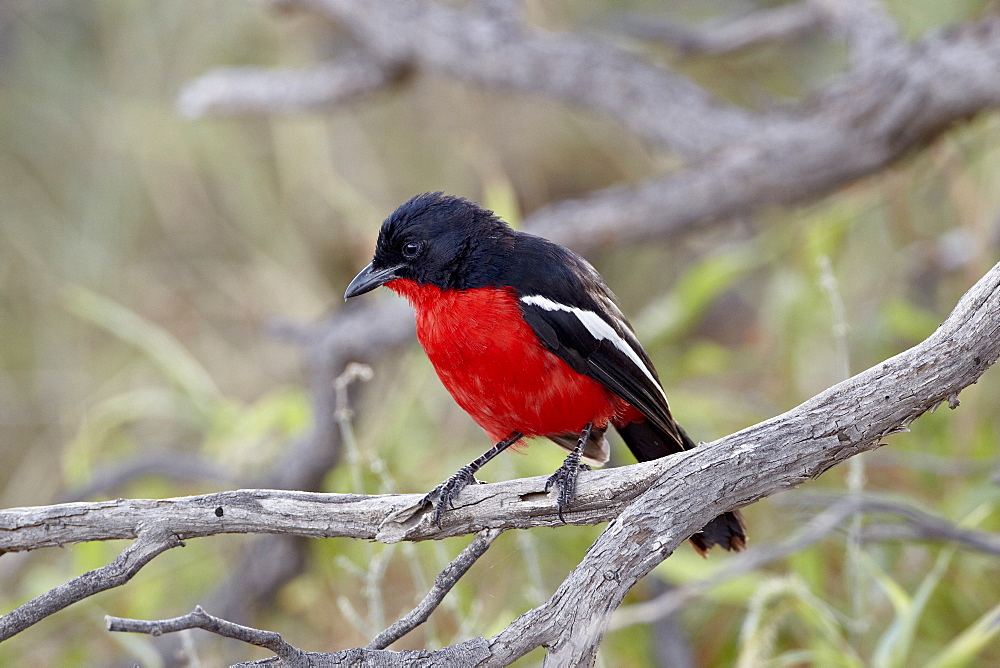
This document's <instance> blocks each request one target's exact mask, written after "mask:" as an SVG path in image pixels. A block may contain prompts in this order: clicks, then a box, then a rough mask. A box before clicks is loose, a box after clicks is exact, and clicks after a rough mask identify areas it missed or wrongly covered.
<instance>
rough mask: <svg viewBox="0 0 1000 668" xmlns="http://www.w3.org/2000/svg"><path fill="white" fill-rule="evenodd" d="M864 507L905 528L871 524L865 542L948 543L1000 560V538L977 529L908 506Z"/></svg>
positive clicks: (825, 498)
mask: <svg viewBox="0 0 1000 668" xmlns="http://www.w3.org/2000/svg"><path fill="white" fill-rule="evenodd" d="M831 498H837V497H831V496H830V495H827V494H802V495H800V496H799V498H797V499H796V502H797V503H800V504H824V503H829V502H830V499H831ZM858 502H859V503H860V504H861V505H860V508H859V512H865V513H885V514H888V515H895V516H897V517H900V518H902V519H903V520H904V521H905V524H903V525H899V524H895V525H889V524H884V523H875V524H869V525H868V526H866V527H865V528H864V531H863V532H862V537H863V538H864V540H867V541H873V540H880V541H881V540H920V539H923V540H939V541H949V542H953V543H958V544H960V545H964V546H965V547H969V548H972V549H974V550H978V551H979V552H983V553H985V554H992V555H995V556H1000V535H997V534H993V533H989V532H986V531H978V530H975V529H965V528H963V527H959V526H955V524H953V523H952V522H949V521H948V520H946V519H944V518H942V517H938V516H937V515H933V514H931V513H928V512H925V511H923V510H920V509H919V508H916V507H914V506H912V505H910V504H907V503H900V502H898V501H890V500H888V499H881V498H873V497H871V496H866V497H861V498H859V499H858Z"/></svg>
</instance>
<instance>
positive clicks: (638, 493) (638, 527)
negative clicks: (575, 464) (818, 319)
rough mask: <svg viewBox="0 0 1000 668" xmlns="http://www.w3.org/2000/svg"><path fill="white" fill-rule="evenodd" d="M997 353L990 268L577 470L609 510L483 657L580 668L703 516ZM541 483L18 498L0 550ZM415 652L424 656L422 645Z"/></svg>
mask: <svg viewBox="0 0 1000 668" xmlns="http://www.w3.org/2000/svg"><path fill="white" fill-rule="evenodd" d="M998 356H1000V264H997V265H996V266H994V267H993V268H992V269H991V270H990V271H989V273H987V274H986V276H984V277H983V278H982V279H981V280H980V281H979V282H978V283H977V284H976V285H975V286H973V288H972V289H970V290H969V292H968V293H966V295H965V296H964V297H963V298H962V299H961V301H960V302H959V303H958V305H957V306H956V308H955V310H954V311H953V312H952V314H951V315H950V316H949V318H948V319H947V320H946V321H945V322H944V323H943V324H942V325H941V326H940V327H939V328H938V329H937V331H935V332H934V333H933V334H932V335H931V336H930V337H928V338H927V339H926V340H925V341H923V342H922V343H920V344H918V345H917V346H914V347H913V348H911V349H910V350H907V351H906V352H903V353H900V354H899V355H896V356H895V357H892V358H890V359H888V360H886V361H885V362H882V363H880V364H878V365H876V366H874V367H872V368H870V369H868V370H867V371H864V372H862V373H860V374H858V375H857V376H854V377H852V378H850V379H848V380H846V381H844V382H842V383H840V384H838V385H836V386H834V387H832V388H830V389H828V390H826V391H824V392H822V393H820V394H818V395H817V396H815V397H813V398H812V399H810V400H808V401H806V402H805V403H803V404H801V405H799V406H797V407H795V408H793V409H792V410H790V411H788V412H787V413H784V414H782V415H779V416H777V417H775V418H772V419H770V420H768V421H766V422H762V423H760V424H758V425H755V426H753V427H750V428H748V429H744V430H743V431H740V432H737V433H735V434H732V435H730V436H727V437H725V438H722V439H719V440H717V441H714V442H712V443H708V444H704V445H702V446H700V447H698V448H696V449H694V450H691V451H688V452H685V453H682V454H679V455H674V456H671V457H669V458H666V459H661V460H657V461H653V462H645V463H642V464H636V465H634V466H626V467H621V468H618V469H613V470H609V471H594V472H590V473H586V474H584V475H581V478H580V485H579V488H578V490H579V495H580V496H579V501H578V503H577V504H576V505H575V506H574V509H573V510H572V511H571V512H570V513H568V515H567V517H568V519H569V520H570V521H571V522H575V523H581V524H585V523H596V522H601V521H607V520H609V519H610V520H613V521H612V522H611V524H610V525H609V526H608V529H607V530H606V531H605V532H604V533H603V534H602V535H601V537H600V538H599V539H598V540H597V542H595V543H594V545H593V546H592V547H591V548H590V550H588V552H587V554H586V556H585V557H584V559H583V561H582V562H581V563H580V565H579V566H578V567H577V568H576V569H575V570H574V571H573V572H572V573H570V575H569V576H568V577H567V578H566V580H565V581H564V582H563V584H562V585H561V586H560V587H559V589H558V590H557V591H556V592H555V593H554V594H553V596H552V597H551V598H550V599H549V600H548V601H547V602H546V603H545V604H543V605H541V606H539V607H538V608H535V609H534V610H531V611H529V612H528V613H525V614H524V615H522V616H521V617H519V618H518V619H517V620H515V621H514V622H513V623H512V624H511V625H510V626H509V627H508V628H507V629H505V630H504V631H503V632H501V633H500V634H499V635H497V636H496V637H494V638H492V639H490V640H489V648H490V654H489V656H488V657H487V658H485V659H484V660H483V662H482V665H490V666H499V665H506V664H507V663H510V662H511V661H513V660H515V659H516V658H518V657H520V656H523V655H524V654H526V653H527V652H529V651H531V650H532V649H534V648H535V647H538V646H542V645H544V646H546V647H548V648H550V653H549V655H548V659H547V663H549V664H550V665H567V666H578V665H591V664H592V663H593V661H594V657H595V656H596V654H595V653H596V648H597V646H598V645H599V643H600V639H601V638H602V637H603V634H604V631H605V629H606V627H607V623H608V619H609V617H610V615H611V613H612V612H613V611H614V610H615V608H617V607H618V605H619V604H620V603H621V600H622V599H623V598H624V596H625V594H626V593H627V592H628V590H629V589H630V588H631V587H632V586H633V585H634V584H635V582H637V581H638V580H639V579H640V578H642V577H643V576H644V575H646V574H647V573H648V572H649V571H650V570H651V569H652V568H653V567H654V566H656V565H657V564H658V563H660V562H661V561H662V560H663V559H665V558H666V557H667V556H668V555H669V554H670V553H671V552H672V551H673V550H674V549H676V548H677V546H678V545H680V544H681V543H682V542H683V541H684V540H685V539H686V538H687V537H688V536H690V535H691V534H692V533H693V532H695V531H697V530H698V529H699V528H700V527H701V526H703V525H704V524H705V522H707V521H708V520H710V519H711V518H713V517H715V516H717V515H718V514H720V513H722V512H724V511H726V510H732V509H734V508H738V507H741V506H744V505H746V504H748V503H752V502H753V501H755V500H757V499H759V498H762V497H765V496H770V495H772V494H775V493H777V492H779V491H781V490H784V489H787V488H789V487H792V486H795V485H797V484H800V483H802V482H804V481H806V480H808V479H810V478H812V477H815V476H817V475H819V474H820V473H822V472H823V471H826V470H827V469H829V468H830V467H832V466H835V465H836V464H838V463H839V462H841V461H843V460H845V459H847V458H849V457H851V456H853V455H856V454H858V453H860V452H864V451H866V450H871V449H874V448H876V447H878V446H879V445H880V444H881V443H882V441H883V439H884V438H885V437H886V436H888V435H890V434H894V433H900V432H905V431H907V428H908V426H909V425H910V423H911V422H912V421H913V420H914V419H916V418H917V417H919V416H920V415H922V414H923V413H925V412H927V411H928V410H931V409H932V408H934V407H936V406H938V405H939V404H941V403H946V404H947V405H949V406H950V407H952V408H955V407H957V406H958V405H959V401H958V394H959V392H961V391H962V390H963V389H964V388H966V387H968V386H969V385H970V384H972V383H974V382H976V380H977V379H978V378H979V377H980V375H982V373H983V372H984V371H985V370H986V369H987V368H989V367H990V366H991V365H992V364H994V363H995V362H996V360H997V358H998ZM544 482H545V478H541V477H539V478H531V479H526V480H515V481H511V482H507V483H498V484H493V485H477V486H475V487H471V488H467V489H466V490H465V491H464V492H463V494H462V495H461V496H460V498H459V503H458V504H457V507H456V509H455V510H454V511H451V512H449V513H447V514H446V515H445V518H444V527H443V528H442V529H441V530H438V529H437V528H436V527H435V526H434V525H433V523H432V522H431V521H430V516H429V513H427V512H426V511H425V510H421V511H419V512H417V514H416V515H415V516H413V517H410V516H411V515H412V514H413V508H412V507H411V505H412V504H414V503H416V502H417V501H418V500H419V498H420V497H419V496H418V495H409V494H408V495H383V496H358V495H350V494H308V493H303V492H285V491H274V490H239V491H235V492H224V493H220V494H211V495H204V496H195V497H184V498H178V499H162V500H149V499H135V500H125V499H119V500H117V501H108V502H99V503H72V504H61V505H56V506H46V507H39V508H14V509H9V510H5V511H2V512H0V549H2V550H5V551H11V550H25V549H36V548H38V547H43V546H50V545H59V544H64V543H67V542H73V541H82V540H107V539H112V538H130V537H135V536H137V535H138V532H139V531H140V529H141V528H142V527H144V526H148V525H149V523H155V526H156V527H157V531H158V532H166V533H168V534H174V535H176V536H177V537H180V538H186V537H195V536H207V535H213V534H216V533H227V532H283V533H284V532H287V533H294V534H297V535H303V536H313V537H334V536H348V537H356V538H374V539H376V540H422V539H427V538H438V537H443V536H446V535H458V534H462V533H471V532H474V531H479V530H481V529H484V528H488V527H492V528H524V527H529V526H554V525H556V524H558V516H557V513H556V511H555V508H554V504H553V502H552V499H551V498H549V497H548V496H547V495H545V494H544V493H542V491H541V490H542V489H543V487H544ZM219 509H221V514H220V511H219ZM477 646H479V645H477ZM440 651H441V652H445V651H454V650H453V648H446V649H445V650H440ZM394 655H395V654H394V653H392V652H386V653H384V654H379V655H378V656H379V657H380V658H379V661H382V660H386V661H390V663H387V664H385V665H404V664H403V663H396V664H393V663H391V661H393V660H394V659H392V658H391V657H392V656H394ZM310 656H313V655H310ZM422 656H426V657H428V660H431V661H433V660H434V659H433V656H434V653H433V652H430V653H428V654H426V655H423V654H422ZM437 656H438V658H443V657H444V656H445V655H444V654H441V655H437ZM311 660H313V659H310V661H311ZM331 660H332V659H331ZM310 665H314V664H310Z"/></svg>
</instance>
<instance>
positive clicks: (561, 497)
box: [545, 451, 590, 524]
mask: <svg viewBox="0 0 1000 668" xmlns="http://www.w3.org/2000/svg"><path fill="white" fill-rule="evenodd" d="M589 470H590V467H589V466H587V465H586V464H583V463H581V462H580V453H579V452H575V451H574V452H571V453H569V456H568V457H567V458H566V459H565V460H564V461H563V463H562V466H560V467H559V468H557V469H556V472H555V473H553V474H552V475H550V476H549V479H548V480H546V481H545V491H546V492H548V491H549V490H550V489H552V488H553V487H555V488H556V507H557V508H558V510H559V520H560V521H561V522H562V523H563V524H566V518H565V517H563V512H565V511H567V510H569V502H570V501H572V500H573V496H574V495H575V494H576V479H577V477H578V476H579V475H580V471H589Z"/></svg>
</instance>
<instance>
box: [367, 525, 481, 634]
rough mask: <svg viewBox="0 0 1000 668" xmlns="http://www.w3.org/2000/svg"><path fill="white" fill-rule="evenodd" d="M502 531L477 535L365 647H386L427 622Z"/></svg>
mask: <svg viewBox="0 0 1000 668" xmlns="http://www.w3.org/2000/svg"><path fill="white" fill-rule="evenodd" d="M500 533H501V530H500V529H485V530H483V531H480V532H479V533H478V534H476V537H475V538H473V539H472V542H471V543H469V544H468V545H467V546H466V547H465V549H464V550H462V551H461V553H459V555H458V556H457V557H455V559H454V560H452V562H451V563H450V564H448V565H447V566H446V567H445V569H444V570H443V571H441V573H440V574H439V575H438V576H437V577H436V578H434V586H433V587H431V590H430V591H429V592H427V595H426V596H424V598H423V600H422V601H420V603H419V604H418V605H417V607H415V608H414V609H413V610H411V611H410V612H409V613H407V614H406V615H405V616H404V617H403V618H402V619H400V620H399V621H398V622H396V623H395V624H393V625H392V626H390V627H389V628H387V629H386V630H385V631H382V632H381V633H379V634H378V635H377V636H375V638H374V640H372V641H371V642H370V643H368V646H367V647H366V648H365V649H385V648H386V647H388V646H389V645H391V644H392V643H394V642H396V641H397V640H399V639H400V638H402V637H403V636H404V635H406V634H407V633H409V632H410V631H412V630H413V629H415V628H416V627H418V626H420V625H421V624H423V623H424V622H426V621H427V618H428V617H430V615H431V613H432V612H434V610H435V609H436V608H437V607H438V606H439V605H440V604H441V601H443V600H444V597H445V596H446V595H447V594H448V592H449V591H451V589H452V587H454V586H455V584H456V583H457V582H458V581H459V580H460V579H461V577H462V576H463V575H465V574H466V572H468V570H469V569H470V568H472V565H473V564H474V563H476V560H477V559H479V557H481V556H483V555H484V554H485V553H486V550H488V549H489V548H490V545H492V544H493V541H494V540H496V538H497V536H499V535H500Z"/></svg>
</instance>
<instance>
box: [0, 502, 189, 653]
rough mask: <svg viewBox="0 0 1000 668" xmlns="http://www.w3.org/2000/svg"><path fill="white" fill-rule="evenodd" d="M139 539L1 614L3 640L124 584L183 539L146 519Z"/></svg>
mask: <svg viewBox="0 0 1000 668" xmlns="http://www.w3.org/2000/svg"><path fill="white" fill-rule="evenodd" d="M136 533H137V539H136V541H135V542H134V543H132V544H131V545H129V546H128V547H127V548H125V550H124V551H123V552H122V553H121V554H120V555H118V557H117V558H116V559H115V560H114V561H112V562H111V563H110V564H108V565H107V566H103V567H101V568H98V569H95V570H92V571H88V572H87V573H84V574H83V575H81V576H79V577H75V578H73V579H72V580H70V581H69V582H67V583H66V584H62V585H59V586H58V587H56V588H55V589H51V590H49V591H47V592H45V593H44V594H42V595H41V596H38V597H37V598H33V599H31V600H30V601H28V602H27V603H25V604H23V605H21V606H19V607H18V608H16V609H15V610H13V611H11V612H10V613H8V614H6V615H4V616H3V617H0V642H2V641H4V640H6V639H7V638H10V637H11V636H13V635H15V634H18V633H20V632H21V631H23V630H24V629H26V628H28V627H29V626H31V625H33V624H36V623H38V622H40V621H41V620H43V619H45V618H46V617H48V616H49V615H51V614H54V613H56V612H59V611H60V610H62V609H63V608H65V607H67V606H69V605H72V604H73V603H76V602H77V601H82V600H83V599H85V598H87V597H88V596H93V595H94V594H97V593H100V592H102V591H106V590H108V589H112V588H114V587H120V586H121V585H123V584H125V583H126V582H128V581H129V580H131V579H132V577H133V576H134V575H135V574H136V573H138V572H139V569H141V568H142V567H143V566H145V565H146V564H148V563H149V562H150V561H152V559H153V557H156V556H157V555H159V554H160V553H161V552H164V551H166V550H169V549H170V548H172V547H178V546H180V545H183V543H182V542H181V541H180V540H179V539H178V538H177V536H176V535H175V534H173V533H171V532H170V531H167V530H165V529H164V528H163V526H162V524H160V523H159V522H156V521H155V520H154V521H152V522H145V523H142V524H141V525H140V526H139V527H138V530H137V532H136Z"/></svg>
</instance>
